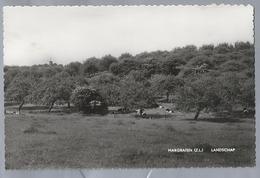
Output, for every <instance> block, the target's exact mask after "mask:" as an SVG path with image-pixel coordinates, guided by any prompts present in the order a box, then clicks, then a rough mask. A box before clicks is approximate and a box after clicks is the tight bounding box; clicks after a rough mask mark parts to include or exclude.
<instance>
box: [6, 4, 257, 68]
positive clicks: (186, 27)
mask: <svg viewBox="0 0 260 178" xmlns="http://www.w3.org/2000/svg"><path fill="white" fill-rule="evenodd" d="M253 27H254V25H253V7H252V6H250V5H248V6H244V5H240V6H230V5H210V6H74V7H73V6H48V7H47V6H45V7H44V6H38V7H36V6H32V7H29V6H27V7H26V6H24V7H19V6H16V7H9V6H6V7H4V64H5V65H20V66H21V65H33V64H43V63H47V62H48V61H49V60H52V61H53V62H56V63H59V64H68V63H70V62H72V61H80V62H82V61H84V60H85V59H87V58H89V57H93V56H95V57H98V58H100V57H102V56H104V55H107V54H111V55H113V56H116V57H118V56H120V54H122V53H125V52H129V53H131V54H133V55H135V54H138V53H141V52H144V51H147V52H150V51H156V50H172V49H174V48H176V47H182V46H186V45H196V46H198V47H199V46H201V45H203V44H214V45H217V44H219V43H223V42H227V43H234V42H236V41H249V42H251V43H253V42H254V37H253V34H254V32H253Z"/></svg>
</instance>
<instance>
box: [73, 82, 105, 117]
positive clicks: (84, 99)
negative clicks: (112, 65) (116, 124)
mask: <svg viewBox="0 0 260 178" xmlns="http://www.w3.org/2000/svg"><path fill="white" fill-rule="evenodd" d="M71 101H72V103H73V104H74V105H75V107H76V108H78V110H79V111H83V112H84V113H97V114H106V113H107V112H108V108H107V104H106V102H105V100H104V99H103V98H102V96H101V95H100V94H99V93H98V92H97V91H96V90H94V89H91V88H88V87H77V88H76V89H75V90H74V91H73V92H72V96H71Z"/></svg>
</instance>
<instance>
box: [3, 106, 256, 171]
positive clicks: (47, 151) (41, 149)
mask: <svg viewBox="0 0 260 178" xmlns="http://www.w3.org/2000/svg"><path fill="white" fill-rule="evenodd" d="M28 108H30V107H26V106H25V107H24V111H23V112H22V113H21V114H19V115H16V114H6V116H5V143H6V168H7V169H31V168H33V169H35V168H36V169H37V168H147V167H156V168H160V167H161V168H162V167H164V168H170V167H245V166H247V167H248V166H254V165H255V119H254V118H253V117H242V115H236V116H232V117H230V118H224V119H223V118H217V117H216V116H213V115H212V114H209V113H202V114H201V116H200V119H198V120H197V121H194V120H193V119H192V118H193V117H194V113H182V112H174V113H172V114H169V113H165V112H164V111H163V110H161V109H159V108H156V109H149V110H146V112H147V114H148V115H150V116H153V117H152V119H142V118H138V117H135V114H134V113H129V114H116V115H113V114H108V115H105V116H101V115H94V114H93V115H84V114H81V113H76V112H71V113H66V112H55V110H54V112H52V113H47V112H34V111H33V110H30V109H28ZM27 109H28V110H27ZM195 147H198V148H203V149H204V152H202V153H194V152H192V153H170V152H168V149H169V148H195ZM213 147H217V148H218V147H234V148H235V149H236V150H235V152H231V153H212V152H210V151H209V149H210V148H213Z"/></svg>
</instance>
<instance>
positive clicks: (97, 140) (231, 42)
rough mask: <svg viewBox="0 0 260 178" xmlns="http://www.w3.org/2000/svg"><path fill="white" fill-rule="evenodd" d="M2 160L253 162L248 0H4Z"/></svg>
mask: <svg viewBox="0 0 260 178" xmlns="http://www.w3.org/2000/svg"><path fill="white" fill-rule="evenodd" d="M3 45H4V48H3V52H4V56H3V60H4V61H3V64H4V66H3V67H4V68H3V71H4V76H3V77H4V114H5V119H4V124H5V169H7V170H14V169H15V170H17V169H30V170H31V169H47V168H50V169H56V168H61V169H69V168H82V169H83V168H89V169H93V168H95V169H97V168H98V169H100V168H191V167H193V168H194V167H195V168H223V167H224V168H226V167H255V165H256V151H255V149H256V143H255V142H256V136H255V130H256V129H255V46H254V7H253V6H252V5H224V4H221V5H216V4H212V5H204V6H202V5H201V6H200V5H169V6H163V5H158V6H157V5H153V6H145V5H139V6H5V7H4V8H3Z"/></svg>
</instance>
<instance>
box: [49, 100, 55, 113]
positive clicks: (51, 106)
mask: <svg viewBox="0 0 260 178" xmlns="http://www.w3.org/2000/svg"><path fill="white" fill-rule="evenodd" d="M54 103H55V101H53V102H52V103H51V105H50V107H49V111H48V112H51V109H52V108H53V105H54Z"/></svg>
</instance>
